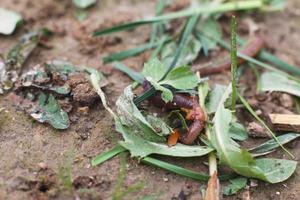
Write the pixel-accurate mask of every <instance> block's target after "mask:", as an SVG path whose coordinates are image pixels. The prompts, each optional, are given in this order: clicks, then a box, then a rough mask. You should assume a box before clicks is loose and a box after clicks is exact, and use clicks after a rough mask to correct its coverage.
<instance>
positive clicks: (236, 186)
mask: <svg viewBox="0 0 300 200" xmlns="http://www.w3.org/2000/svg"><path fill="white" fill-rule="evenodd" d="M229 182H230V185H227V186H226V187H225V188H224V189H223V194H225V195H227V196H229V195H234V194H236V193H238V192H239V191H240V190H241V189H243V188H245V187H246V185H247V179H246V178H243V177H239V178H235V179H230V180H229Z"/></svg>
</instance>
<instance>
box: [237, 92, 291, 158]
mask: <svg viewBox="0 0 300 200" xmlns="http://www.w3.org/2000/svg"><path fill="white" fill-rule="evenodd" d="M237 95H238V97H239V99H240V100H241V102H242V104H243V105H244V106H245V108H246V109H247V110H248V112H249V113H250V114H251V115H252V116H253V117H254V118H255V119H256V120H257V121H258V122H259V123H260V124H261V125H263V126H264V127H265V128H266V130H267V131H268V132H269V133H270V134H271V135H272V137H273V138H274V140H275V141H276V143H277V144H278V145H279V146H280V147H281V148H282V149H283V150H284V151H285V152H286V153H287V154H288V155H289V156H290V157H291V158H294V155H293V154H292V153H291V152H289V151H288V150H287V149H286V148H285V147H284V146H282V144H281V143H280V141H279V140H278V138H277V137H276V135H275V134H274V133H273V131H272V130H271V129H270V128H269V127H268V126H267V124H266V123H265V122H264V121H263V120H262V119H261V118H260V117H259V116H258V115H257V114H256V113H255V111H254V110H253V109H252V108H251V106H250V105H249V104H248V102H247V100H246V99H245V98H244V97H243V96H242V95H240V94H239V93H237Z"/></svg>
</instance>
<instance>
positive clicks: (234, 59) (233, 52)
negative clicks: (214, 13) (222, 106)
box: [230, 16, 237, 112]
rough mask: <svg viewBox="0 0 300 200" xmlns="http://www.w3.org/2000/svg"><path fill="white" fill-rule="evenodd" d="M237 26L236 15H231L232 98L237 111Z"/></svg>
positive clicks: (233, 107) (233, 108)
mask: <svg viewBox="0 0 300 200" xmlns="http://www.w3.org/2000/svg"><path fill="white" fill-rule="evenodd" d="M236 27H237V22H236V18H235V16H232V17H231V49H230V54H231V82H232V96H231V97H232V98H231V100H232V101H231V110H232V111H233V112H235V110H236V109H235V106H236V98H237V94H236V93H237V86H236V81H237V47H236Z"/></svg>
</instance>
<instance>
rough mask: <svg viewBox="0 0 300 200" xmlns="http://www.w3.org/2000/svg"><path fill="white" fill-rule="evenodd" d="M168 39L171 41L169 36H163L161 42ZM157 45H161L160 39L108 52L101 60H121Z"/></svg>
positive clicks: (107, 61)
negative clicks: (115, 51)
mask: <svg viewBox="0 0 300 200" xmlns="http://www.w3.org/2000/svg"><path fill="white" fill-rule="evenodd" d="M169 41H171V38H165V39H164V41H163V42H164V43H166V42H169ZM159 45H161V41H158V42H155V43H151V44H143V45H141V46H139V47H135V48H132V49H128V50H125V51H121V52H117V53H113V54H110V55H108V56H105V57H104V58H103V59H102V60H103V62H104V63H110V62H113V61H120V60H123V59H125V58H128V57H131V56H135V55H138V54H140V53H143V52H144V51H147V50H149V49H152V48H155V47H157V46H159Z"/></svg>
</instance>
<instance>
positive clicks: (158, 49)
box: [149, 36, 167, 60]
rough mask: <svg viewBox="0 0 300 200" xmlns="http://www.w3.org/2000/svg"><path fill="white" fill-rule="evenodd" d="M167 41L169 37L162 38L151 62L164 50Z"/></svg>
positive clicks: (152, 55)
mask: <svg viewBox="0 0 300 200" xmlns="http://www.w3.org/2000/svg"><path fill="white" fill-rule="evenodd" d="M166 39H167V36H162V37H161V39H160V40H159V41H158V43H159V44H158V45H157V47H156V49H155V50H154V51H153V52H152V54H151V57H150V59H149V60H151V59H153V58H156V57H157V56H158V54H159V53H160V51H161V50H162V48H163V46H164V45H165V44H166V43H167V42H166V41H165V40H166Z"/></svg>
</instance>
